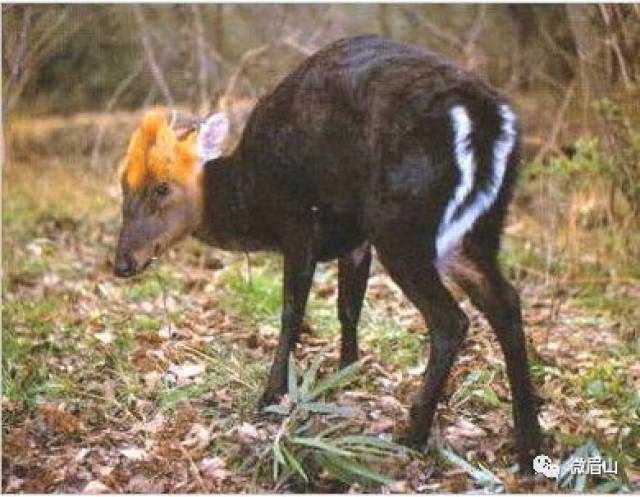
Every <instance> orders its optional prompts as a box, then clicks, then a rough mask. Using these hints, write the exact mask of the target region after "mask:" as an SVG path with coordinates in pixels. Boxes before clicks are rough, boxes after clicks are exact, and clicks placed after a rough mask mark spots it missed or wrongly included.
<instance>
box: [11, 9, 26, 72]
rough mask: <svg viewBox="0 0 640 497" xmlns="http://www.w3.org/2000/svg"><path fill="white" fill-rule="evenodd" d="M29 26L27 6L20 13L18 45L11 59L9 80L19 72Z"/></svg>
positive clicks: (24, 53) (24, 52)
mask: <svg viewBox="0 0 640 497" xmlns="http://www.w3.org/2000/svg"><path fill="white" fill-rule="evenodd" d="M30 26H31V7H29V6H27V7H25V9H24V14H23V15H22V23H21V26H20V35H19V42H18V47H17V48H16V53H15V57H14V59H13V63H12V67H11V77H10V81H11V80H13V79H15V78H16V77H17V76H18V73H19V72H20V68H21V67H22V62H23V61H24V57H25V55H26V52H27V40H28V37H29V27H30Z"/></svg>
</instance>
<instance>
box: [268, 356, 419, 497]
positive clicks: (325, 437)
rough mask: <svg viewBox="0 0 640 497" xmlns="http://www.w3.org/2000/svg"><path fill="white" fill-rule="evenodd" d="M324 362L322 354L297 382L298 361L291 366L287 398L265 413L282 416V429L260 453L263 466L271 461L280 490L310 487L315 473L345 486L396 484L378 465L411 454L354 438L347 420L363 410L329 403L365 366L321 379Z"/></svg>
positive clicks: (378, 440)
mask: <svg viewBox="0 0 640 497" xmlns="http://www.w3.org/2000/svg"><path fill="white" fill-rule="evenodd" d="M321 363H322V355H321V354H319V355H318V357H316V359H315V360H314V361H313V362H312V364H311V365H310V366H309V368H308V369H307V370H306V371H305V372H304V374H303V375H302V381H301V382H300V383H299V382H298V368H297V366H296V362H295V361H294V360H293V359H291V360H290V361H289V377H288V382H289V384H288V394H287V396H286V397H285V399H283V401H282V402H281V403H280V404H276V405H271V406H268V407H266V408H265V409H264V411H265V412H267V413H271V414H274V415H277V416H281V417H282V421H281V424H280V428H279V429H278V432H277V434H276V435H275V437H274V438H273V440H272V441H271V442H270V443H269V445H268V446H267V447H265V448H264V449H263V450H262V453H261V455H260V457H259V462H260V463H261V464H262V463H263V462H264V461H266V460H269V459H270V461H271V470H272V476H273V481H274V483H275V485H276V489H278V488H280V487H281V486H282V485H283V484H285V483H286V482H288V481H291V480H292V479H294V478H297V479H298V480H302V481H303V482H305V483H309V482H310V481H311V480H312V475H313V472H314V471H317V470H324V471H326V472H328V473H329V474H331V475H332V476H333V477H335V478H336V479H338V480H341V481H344V482H347V483H354V482H359V483H361V484H363V485H372V484H378V485H384V484H390V483H393V481H394V479H393V478H391V477H389V476H387V475H385V474H383V473H382V472H379V471H377V470H376V469H374V466H375V465H376V464H377V463H382V462H384V463H385V465H387V464H389V462H390V461H392V462H393V460H396V462H400V461H402V460H405V459H406V456H408V454H409V453H410V450H409V449H407V448H406V447H403V446H401V445H398V444H396V443H393V442H390V441H387V440H383V439H381V438H378V437H375V436H368V435H361V434H354V433H353V427H354V423H351V422H350V421H349V418H354V417H357V416H359V415H360V411H359V410H358V409H355V408H353V407H349V406H344V405H340V404H338V403H335V402H330V401H327V400H326V396H327V395H328V394H330V393H331V392H333V391H334V390H336V389H338V388H340V387H341V386H344V385H347V384H349V383H351V382H352V381H353V380H354V379H355V378H356V376H357V374H358V373H359V372H360V370H361V368H362V362H356V363H354V364H352V365H350V366H348V367H346V368H344V369H341V370H340V371H337V372H335V373H333V374H331V375H329V376H325V377H324V378H322V379H318V377H317V374H318V370H319V368H320V365H321ZM256 466H257V467H259V466H260V465H256Z"/></svg>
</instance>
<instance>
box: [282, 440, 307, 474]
mask: <svg viewBox="0 0 640 497" xmlns="http://www.w3.org/2000/svg"><path fill="white" fill-rule="evenodd" d="M281 450H282V453H283V454H284V457H285V458H286V459H287V462H288V463H289V466H290V467H292V468H293V469H294V470H295V471H297V472H298V474H299V475H300V476H302V478H303V479H304V481H306V482H307V483H308V482H309V477H308V476H307V474H306V473H305V472H304V469H303V468H302V464H301V463H300V461H298V459H296V457H295V456H294V455H293V454H292V453H291V452H290V451H289V449H287V448H286V447H285V446H284V445H283V446H282V447H281Z"/></svg>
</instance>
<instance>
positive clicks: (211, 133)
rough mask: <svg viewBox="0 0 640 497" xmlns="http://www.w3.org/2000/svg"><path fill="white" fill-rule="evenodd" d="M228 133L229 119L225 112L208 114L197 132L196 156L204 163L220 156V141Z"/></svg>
mask: <svg viewBox="0 0 640 497" xmlns="http://www.w3.org/2000/svg"><path fill="white" fill-rule="evenodd" d="M228 134H229V119H228V118H227V116H226V114H223V113H218V114H213V115H211V116H209V117H208V118H207V119H206V120H205V122H204V123H203V124H202V125H201V126H200V132H199V133H198V158H199V159H200V160H201V161H202V162H203V163H204V162H206V161H209V160H212V159H215V158H217V157H220V155H221V153H222V152H221V147H222V142H223V141H224V139H225V138H226V137H227V135H228Z"/></svg>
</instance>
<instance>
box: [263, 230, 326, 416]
mask: <svg viewBox="0 0 640 497" xmlns="http://www.w3.org/2000/svg"><path fill="white" fill-rule="evenodd" d="M315 268H316V261H315V257H314V254H313V246H312V243H311V237H304V236H300V235H299V236H298V237H297V240H296V241H295V243H292V244H291V245H290V246H289V247H288V248H287V249H286V250H285V254H284V278H283V280H284V281H283V285H282V328H281V331H280V339H279V341H278V349H277V351H276V356H275V359H274V361H273V365H272V366H271V373H270V374H269V380H268V383H267V387H266V389H265V391H264V393H263V395H262V398H261V399H260V402H259V405H258V407H259V408H260V409H261V408H262V407H265V406H268V405H270V404H274V403H277V402H278V400H279V398H280V397H281V396H282V395H283V394H285V393H286V392H287V375H288V363H289V353H290V352H291V349H292V348H293V347H294V345H295V343H296V337H297V334H298V330H299V329H300V326H301V325H302V319H303V318H304V308H305V305H306V303H307V299H308V297H309V290H310V289H311V282H312V280H313V273H314V271H315Z"/></svg>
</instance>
